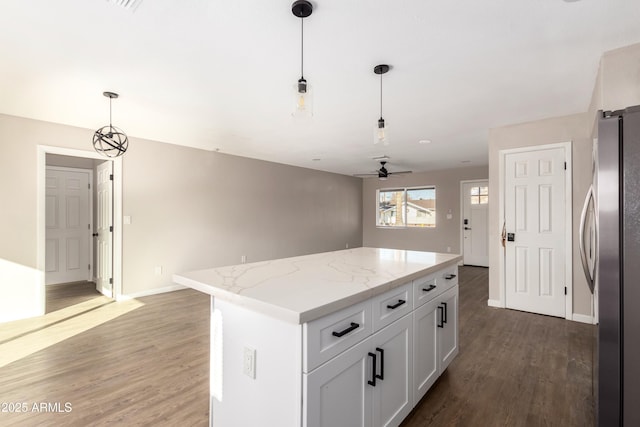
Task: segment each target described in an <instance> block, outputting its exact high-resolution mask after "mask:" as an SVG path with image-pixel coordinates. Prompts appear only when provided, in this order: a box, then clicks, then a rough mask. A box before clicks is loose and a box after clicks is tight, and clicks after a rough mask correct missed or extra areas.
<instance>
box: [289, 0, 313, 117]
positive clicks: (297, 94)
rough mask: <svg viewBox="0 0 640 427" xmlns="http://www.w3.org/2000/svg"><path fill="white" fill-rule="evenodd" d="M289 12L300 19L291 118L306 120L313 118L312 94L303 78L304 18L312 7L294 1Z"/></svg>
mask: <svg viewBox="0 0 640 427" xmlns="http://www.w3.org/2000/svg"><path fill="white" fill-rule="evenodd" d="M291 12H292V13H293V15H294V16H296V17H298V18H300V79H298V83H297V84H296V85H295V86H294V89H293V92H294V93H293V95H294V101H295V105H294V110H293V113H292V116H294V117H299V118H308V117H311V116H313V92H312V90H311V89H312V88H311V86H310V85H309V84H307V81H306V80H305V78H304V18H307V17H308V16H310V15H311V13H312V12H313V5H312V4H311V2H309V1H307V0H296V1H294V2H293V4H292V5H291Z"/></svg>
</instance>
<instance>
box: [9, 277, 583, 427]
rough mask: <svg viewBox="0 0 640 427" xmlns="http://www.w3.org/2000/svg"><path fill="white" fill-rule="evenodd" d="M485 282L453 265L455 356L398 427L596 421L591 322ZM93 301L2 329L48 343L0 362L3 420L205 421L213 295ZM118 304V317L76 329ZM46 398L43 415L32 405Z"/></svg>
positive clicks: (158, 423)
mask: <svg viewBox="0 0 640 427" xmlns="http://www.w3.org/2000/svg"><path fill="white" fill-rule="evenodd" d="M487 287H488V270H486V269H483V268H478V267H463V268H461V269H460V354H459V356H458V357H457V358H456V359H455V360H454V361H453V362H452V364H451V366H450V367H449V369H448V370H447V372H445V373H444V374H443V376H442V377H441V378H440V379H439V380H438V381H437V382H436V384H435V385H434V386H433V388H432V389H431V390H430V391H429V393H427V395H426V396H425V398H424V399H423V400H422V402H421V403H420V405H419V407H417V408H416V410H414V412H413V413H412V415H411V416H410V417H409V418H408V419H407V420H406V421H405V423H404V426H406V427H409V426H411V427H414V426H455V425H457V426H538V425H540V426H542V425H546V426H591V425H593V421H592V419H593V409H592V408H593V398H592V394H591V361H592V345H593V336H594V335H593V334H594V328H593V327H592V326H590V325H584V324H580V323H575V322H567V321H565V320H562V319H555V318H551V317H545V316H538V315H533V314H528V313H521V312H516V311H511V310H500V309H493V308H489V307H487V299H488V295H487ZM69 298H76V297H73V296H69ZM63 299H64V298H63ZM83 301H85V303H86V300H83ZM60 303H61V305H60V306H61V307H63V306H66V305H67V304H64V303H62V302H60ZM140 303H142V305H141V304H140ZM96 304H97V305H96V306H95V308H92V309H91V310H90V312H87V313H85V312H84V311H81V312H79V313H75V314H73V315H69V318H68V320H66V321H61V320H59V318H56V321H55V322H54V323H55V324H56V325H55V326H60V325H61V322H62V323H66V324H67V325H65V333H67V334H68V332H69V330H72V329H73V328H78V331H79V332H78V333H77V334H75V335H72V336H71V337H70V338H65V337H67V335H64V334H62V335H61V337H62V338H65V339H63V340H62V341H60V342H55V341H56V340H55V335H56V334H59V333H61V332H59V331H58V329H55V328H54V327H53V326H51V327H46V326H42V325H46V324H47V320H46V319H42V318H40V319H33V320H28V321H19V322H12V323H11V324H3V325H0V355H1V354H2V352H3V351H5V349H6V348H8V347H9V346H11V345H12V344H15V343H16V341H17V340H29V339H30V338H33V339H34V340H42V337H41V336H38V335H37V333H39V334H41V333H42V331H43V328H44V330H49V329H50V330H51V332H50V335H52V336H51V337H47V338H51V339H52V342H53V343H52V344H51V345H49V346H48V347H46V348H44V349H41V350H38V351H34V352H33V353H31V354H28V355H25V356H24V357H22V358H20V359H19V360H16V361H13V362H11V363H8V364H6V366H1V365H0V403H2V404H3V405H4V404H8V403H13V404H15V403H22V402H24V403H26V404H27V409H28V411H27V413H22V414H21V413H7V412H0V425H1V426H34V425H38V426H61V425H64V426H88V425H91V426H106V425H110V426H120V425H122V426H138V425H140V426H147V425H153V426H206V425H207V423H208V379H209V372H208V371H209V355H208V348H209V299H208V297H207V296H205V295H203V294H200V293H198V292H196V291H191V290H186V291H179V292H173V293H169V294H162V295H156V296H151V297H145V298H140V299H139V300H138V301H135V302H131V301H130V302H122V303H106V304H105V303H104V301H101V300H98V302H97V303H96ZM114 310H119V311H118V313H117V314H118V317H115V318H112V319H111V320H108V321H105V322H104V323H100V324H96V325H95V326H92V327H91V328H90V329H88V330H83V328H85V329H86V327H87V322H93V321H95V319H96V318H97V317H100V316H101V315H102V316H106V317H109V316H108V314H110V313H111V314H110V315H111V316H113V314H112V312H113V311H114ZM60 313H64V310H60V311H55V312H52V313H49V314H47V316H54V315H58V316H60ZM89 315H91V316H92V317H85V316H89ZM43 317H45V318H46V316H43ZM32 331H38V332H37V333H36V332H32ZM24 345H25V346H28V345H29V343H28V342H26V343H25V344H24ZM67 402H68V403H69V404H71V411H70V412H65V410H66V408H65V404H66V403H67ZM42 403H45V405H46V404H48V406H46V409H47V410H48V412H33V405H34V404H36V405H38V407H40V406H39V405H40V404H42ZM40 408H41V407H40ZM1 409H3V408H0V410H1ZM7 409H9V408H8V407H7ZM14 409H15V405H14ZM52 411H53V412H52ZM252 427H253V426H252ZM265 427H277V426H265ZM336 427H341V426H336Z"/></svg>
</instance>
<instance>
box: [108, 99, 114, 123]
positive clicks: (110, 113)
mask: <svg viewBox="0 0 640 427" xmlns="http://www.w3.org/2000/svg"><path fill="white" fill-rule="evenodd" d="M111 101H113V99H112V98H111V97H109V127H110V128H112V127H113V126H112V125H111Z"/></svg>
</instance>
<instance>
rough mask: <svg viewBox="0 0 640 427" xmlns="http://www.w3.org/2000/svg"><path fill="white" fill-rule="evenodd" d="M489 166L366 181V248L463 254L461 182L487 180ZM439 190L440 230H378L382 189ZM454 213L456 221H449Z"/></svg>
mask: <svg viewBox="0 0 640 427" xmlns="http://www.w3.org/2000/svg"><path fill="white" fill-rule="evenodd" d="M488 176H489V173H488V168H487V167H486V166H477V167H466V168H457V169H446V170H439V171H431V172H421V173H412V174H410V175H401V176H399V177H397V178H389V179H388V180H386V181H380V180H379V179H377V178H367V179H364V185H363V189H362V207H363V209H362V212H363V217H362V225H363V245H364V246H372V247H382V248H393V249H410V250H419V251H433V252H447V247H450V248H451V252H452V253H461V248H460V181H467V180H473V179H487V178H488ZM431 185H435V187H436V227H435V228H409V229H389V228H381V227H376V208H377V200H376V190H378V189H381V188H402V187H419V186H431ZM449 211H451V214H452V218H451V219H447V213H448V212H449Z"/></svg>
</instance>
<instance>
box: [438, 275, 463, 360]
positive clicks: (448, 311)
mask: <svg viewBox="0 0 640 427" xmlns="http://www.w3.org/2000/svg"><path fill="white" fill-rule="evenodd" d="M438 301H439V305H438V306H439V307H440V309H439V311H440V316H441V318H440V323H439V331H438V332H439V341H438V351H439V357H440V360H439V363H440V372H443V371H444V370H445V369H447V366H449V364H450V363H451V361H452V360H453V358H454V357H456V356H457V355H458V286H457V285H456V286H455V287H454V288H453V289H451V290H449V291H447V292H445V293H444V294H443V295H442V296H441V297H439V298H438Z"/></svg>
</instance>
